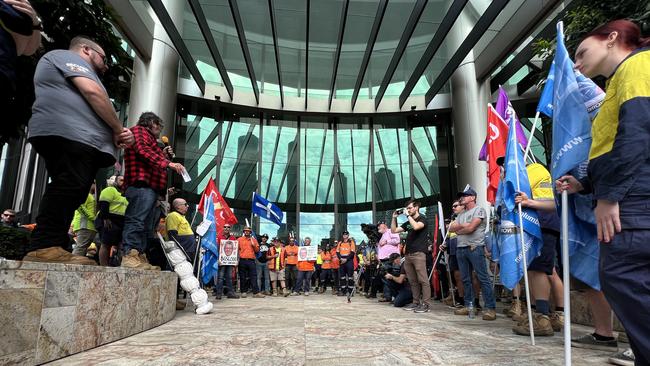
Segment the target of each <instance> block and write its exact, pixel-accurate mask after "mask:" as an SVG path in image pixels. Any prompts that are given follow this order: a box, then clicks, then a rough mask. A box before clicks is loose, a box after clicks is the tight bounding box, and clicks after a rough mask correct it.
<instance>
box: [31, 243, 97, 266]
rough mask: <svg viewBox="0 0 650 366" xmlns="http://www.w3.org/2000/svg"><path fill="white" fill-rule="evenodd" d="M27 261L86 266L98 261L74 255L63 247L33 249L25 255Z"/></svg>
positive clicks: (93, 264)
mask: <svg viewBox="0 0 650 366" xmlns="http://www.w3.org/2000/svg"><path fill="white" fill-rule="evenodd" d="M23 261H27V262H47V263H60V264H81V265H86V266H96V265H97V263H96V262H95V261H94V260H92V259H90V258H88V257H84V256H81V255H74V254H72V253H70V252H68V251H67V250H65V249H63V248H61V247H50V248H43V249H38V250H33V251H31V252H29V253H27V254H26V255H25V256H24V257H23Z"/></svg>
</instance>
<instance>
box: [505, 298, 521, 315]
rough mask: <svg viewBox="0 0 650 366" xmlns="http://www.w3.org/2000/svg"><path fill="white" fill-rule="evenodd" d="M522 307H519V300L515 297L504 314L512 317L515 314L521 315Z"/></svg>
mask: <svg viewBox="0 0 650 366" xmlns="http://www.w3.org/2000/svg"><path fill="white" fill-rule="evenodd" d="M521 313H522V309H521V300H519V299H516V300H514V301H513V302H512V304H510V309H508V311H507V313H506V315H507V316H508V318H512V317H514V316H515V315H517V316H521Z"/></svg>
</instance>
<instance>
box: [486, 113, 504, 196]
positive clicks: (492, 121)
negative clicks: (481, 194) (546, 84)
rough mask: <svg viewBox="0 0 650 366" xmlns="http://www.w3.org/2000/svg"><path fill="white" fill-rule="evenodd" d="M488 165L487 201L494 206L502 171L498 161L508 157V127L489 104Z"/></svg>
mask: <svg viewBox="0 0 650 366" xmlns="http://www.w3.org/2000/svg"><path fill="white" fill-rule="evenodd" d="M487 114H488V115H487V139H488V147H487V163H488V173H487V175H488V182H489V183H488V187H487V200H488V201H489V202H490V203H492V204H494V201H495V200H496V195H497V189H498V188H499V176H500V170H499V165H497V159H498V158H500V157H502V156H505V155H506V142H507V140H508V125H507V124H506V122H505V121H504V120H503V118H501V116H499V114H498V113H497V111H496V110H495V109H494V107H492V104H488V113H487Z"/></svg>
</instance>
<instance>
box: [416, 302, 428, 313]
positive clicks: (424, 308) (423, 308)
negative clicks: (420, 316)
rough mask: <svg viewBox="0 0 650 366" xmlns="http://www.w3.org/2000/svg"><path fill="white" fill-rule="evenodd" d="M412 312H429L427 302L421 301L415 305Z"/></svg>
mask: <svg viewBox="0 0 650 366" xmlns="http://www.w3.org/2000/svg"><path fill="white" fill-rule="evenodd" d="M413 312H414V313H428V312H429V304H426V303H422V304H420V306H418V307H416V308H415V309H413Z"/></svg>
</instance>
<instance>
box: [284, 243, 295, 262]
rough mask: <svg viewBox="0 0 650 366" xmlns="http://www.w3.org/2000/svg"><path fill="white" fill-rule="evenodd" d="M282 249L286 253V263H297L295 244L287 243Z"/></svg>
mask: <svg viewBox="0 0 650 366" xmlns="http://www.w3.org/2000/svg"><path fill="white" fill-rule="evenodd" d="M284 251H285V252H286V253H287V264H298V246H297V245H287V246H286V247H284Z"/></svg>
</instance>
